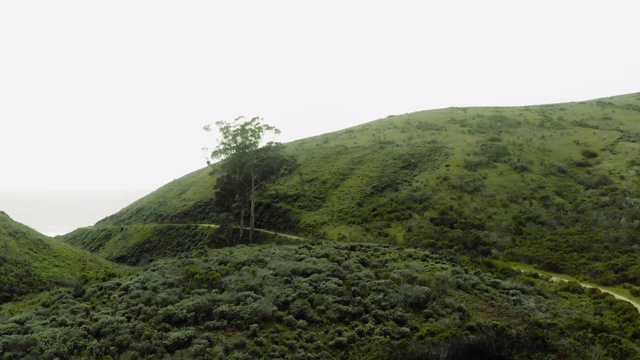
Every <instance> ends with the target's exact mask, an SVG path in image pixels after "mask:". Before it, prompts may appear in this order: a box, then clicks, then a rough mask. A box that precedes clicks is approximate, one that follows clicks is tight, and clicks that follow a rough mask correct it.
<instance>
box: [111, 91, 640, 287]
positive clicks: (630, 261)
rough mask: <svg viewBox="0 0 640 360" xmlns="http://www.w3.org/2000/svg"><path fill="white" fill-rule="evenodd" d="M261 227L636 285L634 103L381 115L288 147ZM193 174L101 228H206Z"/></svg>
mask: <svg viewBox="0 0 640 360" xmlns="http://www.w3.org/2000/svg"><path fill="white" fill-rule="evenodd" d="M286 146H287V151H288V152H289V154H291V155H293V156H294V157H295V158H296V159H297V160H298V162H299V164H300V166H299V168H298V170H297V171H296V172H295V173H294V174H292V175H290V176H289V177H287V178H285V179H281V180H280V181H279V182H278V183H276V184H273V185H271V186H270V187H268V189H267V190H266V191H265V192H264V193H263V194H262V196H261V197H260V198H259V201H260V202H261V208H262V211H261V213H260V216H259V217H258V226H259V227H262V228H267V229H274V230H280V231H289V232H292V233H297V234H302V235H306V236H307V237H311V238H316V239H330V240H340V241H358V242H361V241H369V242H386V243H394V244H414V245H421V246H427V247H431V248H439V249H456V250H458V251H460V252H463V253H470V254H474V255H480V256H494V257H498V258H502V259H504V260H509V261H518V262H524V263H528V264H534V265H536V266H538V267H540V268H542V269H546V270H550V271H556V272H565V273H569V274H572V275H576V276H579V277H582V278H588V279H590V280H592V281H597V282H600V283H602V284H607V285H612V284H623V283H629V284H632V285H634V286H637V285H640V265H637V264H639V263H640V257H639V255H640V250H639V249H638V247H637V244H638V241H639V240H640V239H639V238H638V232H637V229H638V227H639V226H640V220H638V219H640V208H639V207H638V205H639V204H640V182H639V175H640V152H639V151H638V150H640V94H630V95H624V96H616V97H611V98H605V99H598V100H593V101H583V102H575V103H566V104H556V105H540V106H525V107H507V108H499V107H485V108H448V109H441V110H430V111H422V112H417V113H411V114H404V115H397V116H389V117H388V118H385V119H381V120H377V121H373V122H370V123H367V124H364V125H360V126H356V127H353V128H349V129H346V130H342V131H337V132H334V133H330V134H325V135H321V136H317V137H313V138H309V139H304V140H300V141H296V142H293V143H289V144H286ZM209 171H210V170H209V169H206V168H205V169H202V170H199V171H196V172H194V173H192V174H189V175H187V176H185V177H183V178H181V179H178V180H175V181H173V182H171V183H170V184H168V185H166V186H164V187H162V188H160V189H159V190H157V191H156V192H154V193H152V194H150V195H149V196H147V197H145V198H143V199H141V200H139V201H137V202H135V203H134V204H132V205H131V206H129V207H127V208H125V209H123V210H122V211H121V212H119V213H117V214H114V215H112V216H110V217H108V218H106V219H104V220H102V221H101V222H99V223H98V225H99V226H114V225H115V226H122V225H131V224H144V223H207V222H214V221H215V217H216V209H215V208H214V207H213V205H212V198H213V194H212V191H211V189H212V186H213V183H214V179H213V178H212V177H211V176H209V175H208V174H209Z"/></svg>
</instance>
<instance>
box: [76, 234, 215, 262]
mask: <svg viewBox="0 0 640 360" xmlns="http://www.w3.org/2000/svg"><path fill="white" fill-rule="evenodd" d="M216 233H217V229H216V228H214V227H210V226H198V225H130V226H105V227H102V226H95V227H86V228H80V229H77V230H75V231H73V232H71V233H69V234H67V235H66V236H65V241H66V242H67V243H68V244H71V245H73V246H76V247H79V248H83V249H86V250H88V251H91V252H93V253H96V254H98V255H100V256H101V257H103V258H105V259H107V260H111V261H114V262H118V263H121V264H127V265H144V264H148V263H151V262H153V261H155V260H158V259H164V258H172V257H175V256H177V255H180V254H182V253H188V252H192V251H195V250H198V249H204V248H207V247H220V246H222V245H223V244H222V242H223V241H222V239H220V238H219V237H218V236H216Z"/></svg>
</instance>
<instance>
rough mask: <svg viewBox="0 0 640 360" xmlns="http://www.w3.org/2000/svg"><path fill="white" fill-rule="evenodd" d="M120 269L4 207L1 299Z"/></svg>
mask: <svg viewBox="0 0 640 360" xmlns="http://www.w3.org/2000/svg"><path fill="white" fill-rule="evenodd" d="M120 272H121V271H120V270H119V268H118V267H117V266H116V265H115V264H113V263H110V262H108V261H105V260H103V259H101V258H99V257H97V256H95V255H93V254H90V253H87V252H85V251H82V250H78V249H76V248H74V247H72V246H70V245H67V244H63V243H61V242H59V241H55V240H53V239H50V238H48V237H46V236H44V235H42V234H40V233H38V232H37V231H35V230H33V229H31V228H29V227H27V226H24V225H22V224H20V223H17V222H15V221H13V220H12V219H11V218H10V217H9V216H8V215H7V214H6V213H4V212H2V211H0V303H4V302H7V301H11V300H12V299H13V298H14V297H16V296H21V295H26V294H32V293H37V292H39V291H44V290H49V289H52V288H54V287H56V286H75V285H82V284H84V283H87V282H89V281H97V280H100V279H103V280H104V279H108V278H110V277H112V276H115V275H118V274H119V273H120Z"/></svg>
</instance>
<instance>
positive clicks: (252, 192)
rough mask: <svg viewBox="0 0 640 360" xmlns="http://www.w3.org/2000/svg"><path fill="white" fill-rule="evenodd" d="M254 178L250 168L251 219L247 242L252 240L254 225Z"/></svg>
mask: <svg viewBox="0 0 640 360" xmlns="http://www.w3.org/2000/svg"><path fill="white" fill-rule="evenodd" d="M255 182H256V179H255V178H254V176H253V169H251V220H250V223H249V242H251V243H252V242H253V233H254V230H255V226H256V186H255Z"/></svg>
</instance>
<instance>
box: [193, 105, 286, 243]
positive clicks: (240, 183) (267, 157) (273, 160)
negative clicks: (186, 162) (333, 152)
mask: <svg viewBox="0 0 640 360" xmlns="http://www.w3.org/2000/svg"><path fill="white" fill-rule="evenodd" d="M215 127H216V128H217V133H218V135H219V138H218V139H217V141H216V145H215V147H214V148H213V150H212V151H211V154H210V157H209V159H208V160H207V164H208V165H209V166H212V169H213V171H212V175H215V176H217V180H216V185H215V190H216V197H215V198H216V206H217V207H218V208H219V209H221V210H224V211H226V212H227V213H228V214H231V216H232V217H234V216H233V214H235V215H236V216H237V221H238V225H239V229H240V232H239V238H240V239H242V238H243V235H244V229H245V219H246V216H247V212H248V213H249V239H250V241H253V239H254V232H255V222H256V198H257V193H258V190H259V189H260V188H261V187H262V186H263V185H264V184H266V183H267V182H269V181H272V180H274V179H275V178H276V177H277V176H278V175H279V174H280V173H281V170H282V169H283V168H286V167H288V165H290V164H291V159H289V158H287V157H286V156H284V155H283V153H282V145H281V144H280V143H277V142H274V141H273V138H274V137H275V136H276V135H278V134H280V130H279V129H277V128H276V127H275V126H272V125H269V124H266V123H264V122H263V119H262V118H260V117H253V118H251V119H249V120H247V119H246V118H245V117H243V116H240V117H238V118H236V119H234V120H233V121H218V122H216V123H215ZM204 130H205V131H207V132H211V131H213V129H212V127H211V125H206V126H205V127H204ZM270 136H271V140H269V137H270ZM218 161H219V164H216V165H215V166H214V163H216V162H218Z"/></svg>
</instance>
